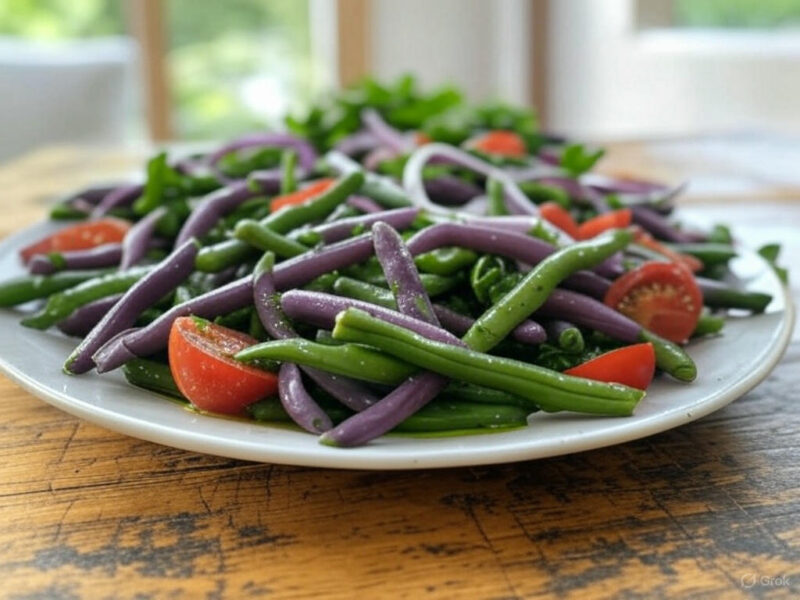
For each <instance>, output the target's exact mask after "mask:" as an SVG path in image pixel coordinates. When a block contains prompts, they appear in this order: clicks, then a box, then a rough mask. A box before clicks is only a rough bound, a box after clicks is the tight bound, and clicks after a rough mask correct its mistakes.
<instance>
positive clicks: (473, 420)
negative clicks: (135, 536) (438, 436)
mask: <svg viewBox="0 0 800 600" xmlns="http://www.w3.org/2000/svg"><path fill="white" fill-rule="evenodd" d="M527 423H528V411H527V410H525V409H523V408H520V407H519V406H513V405H503V404H478V403H474V402H464V401H460V400H443V399H437V400H434V401H433V402H431V403H429V404H427V405H426V406H424V407H422V408H421V409H420V410H418V411H417V412H416V413H414V414H413V415H411V416H410V417H408V418H407V419H406V420H405V421H402V422H401V423H400V424H399V425H398V426H397V427H395V428H394V429H393V431H401V432H417V433H423V432H434V431H459V430H465V429H500V428H509V427H522V426H523V425H527Z"/></svg>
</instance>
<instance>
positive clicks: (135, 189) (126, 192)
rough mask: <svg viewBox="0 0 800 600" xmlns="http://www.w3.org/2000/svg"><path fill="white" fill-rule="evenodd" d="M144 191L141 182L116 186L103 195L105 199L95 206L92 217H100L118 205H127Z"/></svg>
mask: <svg viewBox="0 0 800 600" xmlns="http://www.w3.org/2000/svg"><path fill="white" fill-rule="evenodd" d="M143 191H144V185H143V184H141V183H133V184H128V185H122V186H120V187H117V188H114V189H113V190H111V191H110V192H108V193H107V194H106V195H105V196H103V199H102V200H100V202H98V204H97V206H95V208H94V210H93V211H92V215H91V216H92V218H93V219H96V218H98V217H102V216H104V215H105V214H106V213H108V211H110V210H111V209H112V208H116V207H118V206H127V205H128V204H130V203H131V202H133V201H134V200H136V199H137V198H138V197H139V196H141V195H142V192H143Z"/></svg>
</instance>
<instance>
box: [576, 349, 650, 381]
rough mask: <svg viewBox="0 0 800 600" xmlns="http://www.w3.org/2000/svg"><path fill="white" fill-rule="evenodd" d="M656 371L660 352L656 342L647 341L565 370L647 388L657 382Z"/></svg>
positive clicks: (600, 379) (580, 375) (596, 378)
mask: <svg viewBox="0 0 800 600" xmlns="http://www.w3.org/2000/svg"><path fill="white" fill-rule="evenodd" d="M655 371H656V353H655V351H654V350H653V344H651V343H649V342H647V343H645V344H633V345H632V346H625V347H624V348H617V349H616V350H611V351H610V352H606V353H605V354H601V355H600V356H598V357H597V358H593V359H591V360H587V361H586V362H585V363H582V364H580V365H578V366H577V367H572V368H571V369H567V370H566V371H564V373H566V374H567V375H575V376H576V377H585V378H586V379H594V380H595V381H605V382H606V383H621V384H623V385H627V386H630V387H633V388H636V389H639V390H646V389H647V386H648V385H650V382H651V381H653V375H654V374H655Z"/></svg>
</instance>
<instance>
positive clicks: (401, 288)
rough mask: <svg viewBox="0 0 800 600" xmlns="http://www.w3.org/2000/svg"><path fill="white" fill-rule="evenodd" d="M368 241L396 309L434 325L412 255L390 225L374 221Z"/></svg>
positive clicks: (435, 323) (434, 318)
mask: <svg viewBox="0 0 800 600" xmlns="http://www.w3.org/2000/svg"><path fill="white" fill-rule="evenodd" d="M372 243H373V245H374V246H375V256H376V258H377V259H378V262H379V263H380V265H381V267H382V268H383V273H384V275H385V276H386V281H387V282H388V284H389V289H391V290H392V292H393V294H394V298H395V302H396V303H397V309H398V310H399V311H400V312H401V313H403V314H404V315H408V316H410V317H414V318H415V319H421V320H423V321H428V322H430V323H433V324H434V325H438V324H439V320H438V319H437V318H436V315H435V314H434V312H433V306H431V300H430V298H428V294H427V293H426V292H425V288H424V287H423V286H422V281H421V280H420V278H419V272H418V271H417V267H416V265H415V264H414V258H413V257H412V256H411V253H410V252H409V251H408V248H407V247H406V245H405V244H404V243H403V240H402V239H401V238H400V235H399V234H398V233H397V232H396V231H395V230H394V229H392V227H391V226H390V225H387V224H386V223H384V222H383V221H378V222H377V223H375V224H374V225H373V226H372Z"/></svg>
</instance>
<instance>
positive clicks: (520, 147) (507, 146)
mask: <svg viewBox="0 0 800 600" xmlns="http://www.w3.org/2000/svg"><path fill="white" fill-rule="evenodd" d="M467 145H468V146H469V147H470V148H473V149H475V150H479V151H480V152H484V153H486V154H497V155H499V156H517V157H519V156H526V155H527V154H528V149H527V147H526V146H525V141H524V140H523V139H522V138H521V137H520V136H519V135H517V134H516V133H514V132H513V131H505V130H503V129H495V130H493V131H489V132H487V133H484V134H483V135H480V136H478V137H475V138H473V139H471V140H470V141H469V142H467Z"/></svg>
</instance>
